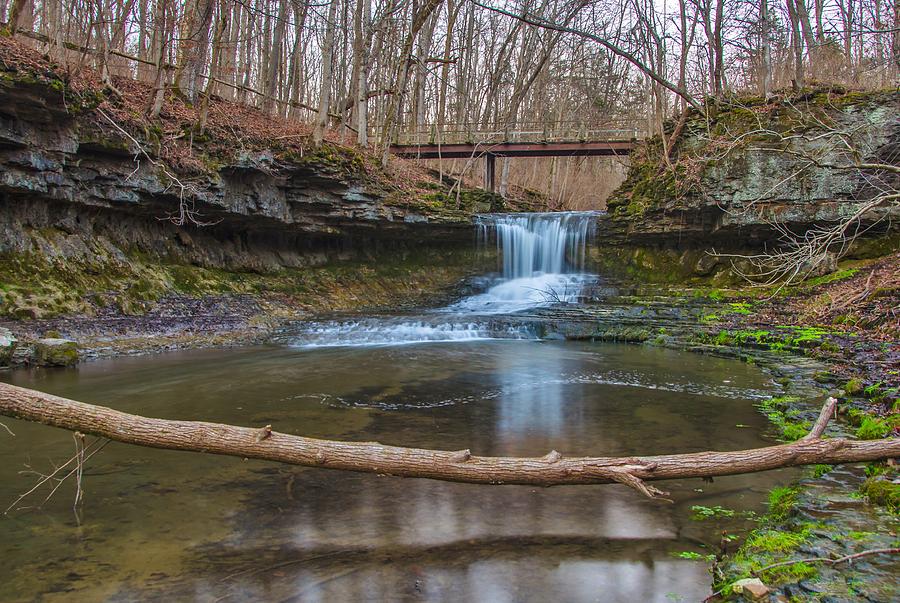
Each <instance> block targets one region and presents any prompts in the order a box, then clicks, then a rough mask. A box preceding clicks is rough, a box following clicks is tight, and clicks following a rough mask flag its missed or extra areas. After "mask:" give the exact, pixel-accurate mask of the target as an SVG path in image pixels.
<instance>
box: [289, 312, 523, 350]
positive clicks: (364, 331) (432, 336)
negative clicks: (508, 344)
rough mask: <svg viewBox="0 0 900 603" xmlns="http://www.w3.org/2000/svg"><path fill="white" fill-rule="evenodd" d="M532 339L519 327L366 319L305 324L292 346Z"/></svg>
mask: <svg viewBox="0 0 900 603" xmlns="http://www.w3.org/2000/svg"><path fill="white" fill-rule="evenodd" d="M536 338H537V337H536V336H535V335H534V334H533V333H532V332H531V331H530V330H529V329H527V328H526V327H524V326H519V325H499V324H490V323H485V322H439V323H432V322H426V321H403V320H395V319H383V320H378V319H367V320H361V321H328V322H320V323H309V324H307V325H306V326H305V328H304V329H303V330H302V331H301V332H300V333H299V334H298V337H297V339H295V340H294V343H293V345H294V347H300V348H322V347H338V346H341V347H343V346H347V347H359V346H377V345H406V344H413V343H440V342H444V343H449V342H466V341H485V340H489V339H536Z"/></svg>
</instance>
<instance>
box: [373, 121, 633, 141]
mask: <svg viewBox="0 0 900 603" xmlns="http://www.w3.org/2000/svg"><path fill="white" fill-rule="evenodd" d="M373 134H374V133H373ZM645 136H646V130H645V127H644V126H643V124H640V123H639V122H635V121H620V120H611V121H606V122H601V123H596V124H586V123H583V122H555V123H549V124H548V123H538V122H533V123H519V124H516V125H515V126H514V127H505V126H494V125H489V126H485V125H484V124H442V125H440V126H438V125H437V124H428V125H423V126H421V127H419V128H417V129H415V130H406V131H403V132H401V133H400V134H399V136H398V139H397V141H396V144H399V145H435V144H497V143H502V142H535V143H540V142H587V141H600V140H603V141H616V140H636V139H641V138H644V137H645Z"/></svg>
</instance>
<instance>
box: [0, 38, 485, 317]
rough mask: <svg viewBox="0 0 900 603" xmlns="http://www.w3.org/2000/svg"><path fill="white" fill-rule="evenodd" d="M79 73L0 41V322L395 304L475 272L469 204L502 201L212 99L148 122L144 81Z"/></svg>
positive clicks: (171, 100) (169, 106) (166, 109)
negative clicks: (254, 300) (262, 302)
mask: <svg viewBox="0 0 900 603" xmlns="http://www.w3.org/2000/svg"><path fill="white" fill-rule="evenodd" d="M79 77H81V79H78V77H76V76H71V77H70V76H69V75H67V74H66V73H65V72H64V71H62V70H60V69H58V68H56V67H55V66H54V65H52V64H51V63H50V62H49V61H48V60H47V58H46V57H41V56H39V55H37V53H34V52H33V51H31V50H30V49H27V48H24V47H21V46H19V45H17V44H16V43H15V42H14V41H11V40H9V39H6V38H0V319H3V318H4V317H5V318H13V319H35V318H37V319H48V318H54V317H58V316H106V315H109V314H110V313H123V314H125V315H141V314H146V313H148V312H151V313H152V312H157V311H159V308H157V307H156V303H157V302H158V301H159V300H163V299H165V298H167V297H170V296H176V297H177V296H179V295H188V296H195V297H196V296H201V297H202V296H204V295H213V296H215V295H222V294H224V295H234V294H237V295H247V294H250V295H270V294H275V295H281V296H282V297H283V298H286V299H287V300H288V301H287V302H286V305H284V304H283V305H282V306H280V308H281V309H280V310H279V312H282V313H285V314H294V313H296V312H295V310H296V311H297V312H302V311H305V310H316V309H326V310H327V309H337V308H339V309H352V308H354V307H364V306H367V305H369V306H371V305H390V304H391V302H392V301H395V302H396V303H397V304H401V305H402V304H404V303H409V302H410V301H411V300H414V299H415V298H416V297H417V296H421V294H433V293H434V292H435V291H439V290H440V289H442V288H445V287H447V286H448V285H451V284H452V283H454V282H455V281H456V280H457V279H458V278H459V277H460V275H462V274H465V273H466V272H467V271H468V270H471V268H472V263H471V261H470V258H469V255H470V252H471V241H472V236H473V225H472V220H471V216H472V214H473V212H478V211H489V210H491V209H498V208H500V207H501V204H502V199H500V198H499V197H497V196H496V195H492V194H489V193H484V192H483V191H472V190H465V189H463V190H462V191H461V192H459V191H457V190H456V189H453V190H452V192H451V186H450V184H448V183H447V182H440V181H438V180H437V179H436V178H434V177H432V175H430V174H429V173H427V172H425V171H423V170H420V169H418V168H415V167H409V168H407V167H406V166H397V165H389V166H382V165H380V163H379V162H378V161H377V160H375V159H374V158H373V157H372V156H370V155H367V154H366V153H365V152H362V151H360V150H359V149H357V148H354V147H352V146H348V145H346V144H343V143H341V141H340V140H339V139H338V138H336V137H335V136H333V135H332V137H331V138H330V139H329V140H326V142H325V143H324V144H322V145H319V146H315V145H312V144H311V143H310V136H309V130H308V127H307V126H304V125H303V124H300V123H298V122H296V121H289V120H284V119H279V118H274V117H269V116H266V115H264V114H263V113H261V112H260V111H257V110H254V109H252V108H248V107H244V106H240V105H235V104H232V103H228V102H226V101H223V100H222V99H213V100H212V101H211V105H210V108H209V118H208V121H207V123H206V125H205V127H203V128H200V127H199V126H198V108H196V107H191V106H189V105H186V104H185V103H184V102H183V101H182V100H180V99H178V98H177V97H175V96H173V95H167V97H166V99H165V102H164V104H163V110H162V113H161V115H160V117H159V118H155V119H148V118H147V117H146V116H145V114H144V111H145V110H146V106H147V97H148V96H149V95H150V94H151V93H152V90H151V89H150V87H148V86H146V85H143V84H139V83H137V82H132V81H130V80H122V81H117V82H116V83H117V88H118V90H115V91H114V90H111V89H104V88H103V87H102V86H100V85H99V83H98V82H96V81H93V80H92V79H91V77H92V75H91V74H90V73H88V74H87V75H83V76H79ZM441 258H444V259H445V261H443V262H442V263H443V265H442V266H440V267H437V268H435V267H434V264H435V262H441ZM363 283H369V284H370V285H366V286H362V284H363ZM416 284H418V285H421V287H416V286H414V285H416ZM414 289H422V291H414ZM348 292H350V293H349V294H348ZM392 295H393V297H395V298H396V299H395V300H392ZM176 305H178V304H176ZM260 312H262V313H265V311H264V310H260ZM22 328H26V327H22ZM29 328H30V327H29ZM54 328H55V327H54ZM32 330H33V329H32Z"/></svg>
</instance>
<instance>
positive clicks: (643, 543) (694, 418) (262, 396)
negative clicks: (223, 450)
mask: <svg viewBox="0 0 900 603" xmlns="http://www.w3.org/2000/svg"><path fill="white" fill-rule="evenodd" d="M483 224H484V225H485V232H484V233H483V234H485V235H488V236H487V238H488V239H489V240H491V239H492V238H496V240H497V241H498V245H499V246H500V248H501V251H502V258H503V260H502V261H503V266H502V267H501V270H500V271H499V274H498V275H495V276H492V277H489V278H487V279H486V281H485V288H484V291H483V292H481V293H477V294H475V295H473V296H471V297H469V298H466V299H464V300H461V301H459V302H457V303H454V304H451V305H449V306H447V307H444V308H439V309H436V310H432V311H427V312H422V313H419V314H418V315H415V316H392V317H354V318H352V319H340V320H323V321H318V322H312V323H305V324H301V325H298V327H297V329H295V330H294V331H292V332H291V333H290V334H289V335H287V336H286V337H285V338H283V340H279V341H278V342H277V343H273V344H270V345H264V346H255V347H244V348H236V349H224V350H223V349H211V350H196V351H181V352H172V353H167V354H159V355H155V356H145V357H123V358H112V359H104V360H97V361H93V362H89V363H85V364H82V365H81V366H79V367H78V369H77V370H34V371H15V372H12V373H6V374H2V375H0V378H2V379H3V380H4V381H9V382H11V383H14V384H16V385H21V386H25V387H32V388H35V389H39V390H42V391H47V392H51V393H54V394H58V395H63V396H66V397H70V398H74V399H78V400H83V401H86V402H92V403H96V404H102V405H107V406H111V407H114V408H117V409H120V410H124V411H126V412H132V413H137V414H142V415H148V416H154V417H167V418H173V419H196V420H207V421H214V422H222V423H232V424H238V425H247V426H259V427H262V426H264V425H266V424H271V425H272V426H273V427H274V428H275V429H276V430H278V431H281V432H286V433H294V434H302V435H306V436H312V437H321V438H333V439H344V440H354V441H369V440H377V441H379V442H382V443H385V444H395V445H403V446H415V447H422V448H437V449H447V450H458V449H462V448H469V449H471V451H472V453H473V454H476V455H509V456H523V455H528V456H541V455H544V454H546V453H547V452H549V451H550V450H558V451H560V452H561V453H562V454H563V455H598V456H602V455H649V454H660V453H679V452H695V451H702V450H708V449H717V450H736V449H742V448H753V447H758V446H764V445H766V444H768V443H771V438H768V437H767V436H766V435H765V433H766V429H767V423H766V420H765V418H764V417H763V416H762V415H761V414H760V413H759V412H758V411H757V410H756V409H755V408H754V403H757V402H759V401H760V400H762V399H765V398H767V397H769V396H771V395H775V394H776V393H777V386H776V385H775V384H773V383H772V381H771V379H770V378H769V377H768V375H766V374H765V373H764V372H763V371H761V370H760V369H759V368H757V367H755V366H752V365H748V364H743V363H740V362H737V361H733V360H727V359H721V358H713V357H707V356H701V355H697V354H691V353H688V352H680V351H673V350H667V349H660V348H651V347H640V346H629V345H619V344H599V343H589V342H563V341H541V340H539V339H537V337H536V336H535V335H534V334H533V333H531V332H530V331H529V329H528V328H527V327H525V326H522V325H521V324H519V323H516V322H515V321H509V320H504V318H503V316H504V315H505V314H509V313H512V312H517V311H522V310H526V309H530V308H534V307H535V306H544V305H552V304H558V303H576V302H577V301H578V299H579V297H580V295H581V288H582V287H583V286H584V285H585V284H586V283H590V282H592V280H594V279H596V277H595V276H593V275H591V274H589V273H588V272H586V271H585V266H584V262H583V253H582V252H583V248H584V245H585V244H586V242H587V241H588V240H589V238H590V226H591V217H590V215H588V214H555V215H531V216H511V217H510V216H498V217H486V218H484V219H483ZM488 231H490V232H488ZM3 422H4V423H5V424H7V425H8V426H9V427H10V428H11V429H12V431H14V432H15V434H16V435H15V437H12V436H9V435H8V434H6V433H5V432H3V431H2V430H0V501H2V502H3V506H4V507H5V506H6V505H7V504H10V503H12V502H13V501H14V500H15V499H16V498H17V496H18V495H19V494H21V493H23V492H25V491H26V490H28V489H29V488H30V486H31V485H32V484H33V483H34V481H35V475H34V474H29V473H28V472H29V471H38V472H46V471H47V470H48V468H49V467H50V466H51V461H55V462H57V463H59V462H62V461H64V460H65V459H67V458H68V457H70V456H71V455H72V452H73V446H74V444H73V439H72V436H71V434H68V433H66V432H63V431H60V430H55V429H52V428H48V427H44V426H41V425H36V424H29V423H25V422H20V421H12V420H5V419H4V421H3ZM795 475H797V472H796V470H783V471H772V472H767V473H761V474H752V475H741V476H733V477H726V478H716V480H715V482H713V483H707V482H703V481H701V480H672V481H668V482H663V483H661V484H659V485H660V486H661V487H662V488H664V489H665V490H668V491H670V492H671V498H672V499H673V500H674V501H675V502H674V504H669V503H665V502H660V501H651V500H647V499H644V498H642V497H641V496H640V495H639V494H637V493H636V492H633V491H632V490H630V489H627V488H625V487H622V486H618V485H600V486H564V487H555V488H546V489H541V488H533V487H527V486H483V485H471V484H454V483H445V482H438V481H429V480H411V479H410V480H404V479H400V478H392V477H385V476H378V475H368V474H354V473H346V472H337V471H331V470H323V469H305V468H298V467H292V466H282V465H276V464H273V463H265V462H260V461H246V460H241V459H236V458H231V457H216V456H212V455H203V454H195V453H183V452H174V451H166V450H153V449H148V448H139V447H131V446H126V445H123V444H118V443H111V444H109V445H108V446H106V447H105V448H104V449H103V450H102V452H101V453H99V454H98V455H97V456H95V457H94V458H93V459H91V461H90V463H89V466H88V468H87V470H86V472H85V475H84V482H83V483H84V504H83V507H82V508H81V510H80V512H78V513H77V514H76V512H75V511H74V510H73V498H74V486H73V485H72V484H71V483H67V484H65V485H63V486H62V487H61V488H60V489H59V491H58V492H57V493H56V494H55V495H54V496H53V497H52V498H51V499H50V500H49V501H47V502H46V503H44V504H41V503H42V501H43V499H44V496H46V491H44V493H43V494H42V495H40V496H37V497H32V498H28V499H26V500H24V501H23V502H22V503H21V504H20V505H19V507H33V508H16V509H14V510H12V511H10V513H9V514H8V515H7V516H6V517H4V518H3V519H2V521H3V527H4V532H3V533H4V538H3V539H2V540H0V559H4V560H7V563H4V564H2V565H0V583H2V584H3V585H4V592H3V596H2V597H3V599H4V600H11V601H32V600H42V601H73V600H77V601H99V600H112V601H146V600H159V601H172V600H198V601H223V600H235V601H237V600H289V601H295V600H296V601H356V600H364V601H407V600H408V601H464V600H465V601H491V602H493V601H497V602H504V601H548V600H556V601H604V602H606V601H697V600H700V599H702V598H704V597H705V596H706V595H708V594H709V592H710V588H709V584H710V582H711V579H710V575H709V566H708V563H706V562H704V561H697V560H692V559H688V558H683V556H679V553H683V552H685V551H693V552H699V553H701V554H706V553H707V552H709V551H715V550H717V548H718V544H719V540H720V535H721V531H722V530H723V529H727V530H728V531H729V532H731V533H740V532H741V531H742V530H745V529H747V528H748V526H749V522H748V521H747V520H746V519H745V518H743V517H742V516H741V514H740V513H736V514H735V515H734V516H733V517H726V518H722V519H721V520H717V521H697V520H695V519H693V517H692V516H693V515H694V513H693V512H692V509H691V507H692V506H695V505H699V506H704V507H714V506H717V505H719V506H721V507H725V508H728V509H735V510H737V511H753V512H757V513H759V512H762V511H764V508H765V505H764V501H765V497H766V492H767V491H768V490H770V489H771V488H772V487H774V486H776V485H779V484H784V483H786V482H788V481H790V479H791V478H792V477H793V476H795ZM38 506H40V508H37V507H38ZM704 544H705V545H707V546H709V547H711V548H710V549H704V548H702V545H704ZM11 560H15V562H14V563H13V562H10V561H11Z"/></svg>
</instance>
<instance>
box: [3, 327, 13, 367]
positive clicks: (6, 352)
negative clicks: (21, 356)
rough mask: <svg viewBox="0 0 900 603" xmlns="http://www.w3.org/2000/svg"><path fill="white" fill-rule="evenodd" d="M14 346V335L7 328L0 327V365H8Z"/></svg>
mask: <svg viewBox="0 0 900 603" xmlns="http://www.w3.org/2000/svg"><path fill="white" fill-rule="evenodd" d="M15 347H16V337H15V336H14V335H13V334H12V333H11V332H10V330H9V329H4V328H3V327H0V366H9V365H10V363H11V362H12V355H13V349H15Z"/></svg>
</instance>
